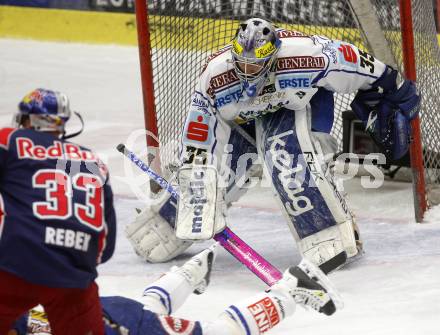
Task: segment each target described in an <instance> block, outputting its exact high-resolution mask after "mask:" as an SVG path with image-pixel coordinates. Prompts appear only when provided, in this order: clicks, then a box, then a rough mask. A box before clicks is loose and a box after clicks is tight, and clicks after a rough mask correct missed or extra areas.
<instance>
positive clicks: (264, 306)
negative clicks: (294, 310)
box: [248, 297, 280, 333]
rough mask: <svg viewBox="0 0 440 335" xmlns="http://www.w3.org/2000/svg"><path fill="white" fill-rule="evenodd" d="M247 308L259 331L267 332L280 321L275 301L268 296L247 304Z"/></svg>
mask: <svg viewBox="0 0 440 335" xmlns="http://www.w3.org/2000/svg"><path fill="white" fill-rule="evenodd" d="M248 310H249V311H250V312H251V314H252V317H253V318H254V320H255V322H256V323H257V326H258V329H259V330H260V333H264V332H267V331H268V330H269V329H271V328H273V327H274V326H275V325H277V324H278V323H279V322H280V315H279V314H278V310H277V308H276V306H275V303H274V302H273V301H272V300H271V299H270V298H268V297H266V298H264V299H262V300H260V301H258V302H256V303H255V304H252V305H250V306H248Z"/></svg>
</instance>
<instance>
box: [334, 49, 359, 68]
mask: <svg viewBox="0 0 440 335" xmlns="http://www.w3.org/2000/svg"><path fill="white" fill-rule="evenodd" d="M338 50H339V51H340V57H339V59H340V61H341V63H343V64H347V63H348V65H350V66H353V65H354V64H357V61H358V57H357V54H356V51H355V50H354V48H353V47H352V46H351V45H349V44H341V45H340V46H339V48H338Z"/></svg>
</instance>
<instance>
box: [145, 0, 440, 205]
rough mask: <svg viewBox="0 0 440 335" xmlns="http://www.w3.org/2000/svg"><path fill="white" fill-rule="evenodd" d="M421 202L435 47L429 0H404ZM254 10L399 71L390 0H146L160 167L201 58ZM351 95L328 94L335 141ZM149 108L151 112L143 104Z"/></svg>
mask: <svg viewBox="0 0 440 335" xmlns="http://www.w3.org/2000/svg"><path fill="white" fill-rule="evenodd" d="M412 7H413V8H412V9H413V27H414V39H415V50H416V60H415V61H416V69H417V83H418V89H419V91H420V92H421V95H422V109H421V130H422V142H423V155H424V157H423V158H424V164H425V176H426V182H427V191H428V192H427V194H428V195H430V196H428V199H427V200H428V201H429V202H430V203H437V202H438V199H436V198H437V197H435V196H433V195H435V193H436V186H437V184H438V183H439V177H440V176H439V173H440V171H439V167H440V155H439V153H440V141H439V135H440V120H439V119H440V110H439V109H440V101H439V99H440V98H439V85H438V83H439V82H440V53H439V47H438V42H437V34H436V27H435V18H434V11H433V5H432V1H431V0H417V1H414V0H413V1H412ZM253 16H259V17H263V18H266V19H269V20H271V21H272V22H274V23H275V24H276V25H277V26H280V27H283V28H287V29H293V30H297V31H300V32H303V33H305V34H308V35H324V36H327V37H329V38H332V39H339V40H344V41H348V42H351V43H353V44H354V45H356V46H358V47H360V48H363V49H364V50H367V51H369V52H370V53H372V54H374V55H376V56H377V57H378V58H379V59H381V60H383V61H384V62H386V63H388V64H392V65H394V66H395V67H397V68H398V69H399V70H400V71H402V70H403V61H402V35H401V30H400V14H399V1H398V0H371V1H369V0H279V1H267V0H205V1H203V0H200V1H186V0H182V1H177V0H175V1H166V0H150V1H148V21H149V33H150V45H151V48H152V49H151V60H152V67H153V84H154V99H155V110H156V118H157V127H158V138H159V141H160V159H161V162H162V163H161V164H162V167H163V170H166V168H167V167H168V166H169V165H170V164H171V165H172V164H173V163H175V162H176V161H177V148H178V142H179V135H180V131H181V129H182V126H183V122H184V120H185V116H186V112H187V110H188V107H189V104H190V98H191V95H192V93H193V90H194V86H195V83H196V80H197V77H198V76H199V74H200V72H201V68H202V65H203V64H204V62H205V60H206V57H207V56H209V55H210V54H211V53H213V52H215V51H216V50H217V49H219V48H221V47H222V46H224V45H225V44H227V43H229V42H230V40H231V39H232V37H233V35H234V33H235V31H236V27H237V23H238V22H239V21H241V20H244V19H247V18H249V17H253ZM352 99H353V95H350V94H336V95H335V106H336V111H335V122H334V126H333V129H332V134H333V135H334V136H335V137H336V138H337V139H338V141H339V143H340V146H341V147H342V129H343V127H342V112H343V111H346V110H350V102H351V100H352ZM150 110H152V109H151V108H150Z"/></svg>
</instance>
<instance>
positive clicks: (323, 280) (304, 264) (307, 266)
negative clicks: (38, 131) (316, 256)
mask: <svg viewBox="0 0 440 335" xmlns="http://www.w3.org/2000/svg"><path fill="white" fill-rule="evenodd" d="M298 267H299V268H300V269H301V270H303V271H304V272H305V273H306V274H307V275H308V276H310V277H316V278H318V282H319V283H320V284H321V285H322V286H323V287H324V288H325V289H326V291H327V294H328V295H329V296H330V298H331V299H332V301H333V303H334V304H335V306H336V309H337V310H339V309H342V308H344V302H343V300H342V297H341V295H340V294H339V292H338V290H337V289H336V287H335V286H334V285H333V283H332V282H331V281H330V279H329V278H328V277H327V276H326V275H325V274H324V272H322V271H321V270H320V269H319V268H318V267H317V266H316V265H314V264H313V263H312V262H310V261H309V260H307V259H306V258H303V260H302V261H301V263H299V265H298Z"/></svg>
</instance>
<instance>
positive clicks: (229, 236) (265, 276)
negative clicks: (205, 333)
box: [117, 143, 282, 286]
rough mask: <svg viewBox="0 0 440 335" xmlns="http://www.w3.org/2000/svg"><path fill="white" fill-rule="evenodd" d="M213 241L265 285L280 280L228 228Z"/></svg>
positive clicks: (129, 155) (124, 151)
mask: <svg viewBox="0 0 440 335" xmlns="http://www.w3.org/2000/svg"><path fill="white" fill-rule="evenodd" d="M117 150H118V151H119V152H120V153H122V154H124V156H125V157H127V158H128V159H129V160H130V161H131V162H132V163H133V164H135V165H136V166H137V167H138V168H139V169H141V170H142V171H144V172H145V173H146V174H148V176H149V177H150V178H151V179H153V180H154V181H155V182H156V183H157V184H158V185H159V186H160V187H162V188H163V189H164V190H166V191H167V192H169V193H170V194H171V196H172V197H173V198H175V199H176V200H177V199H178V198H179V193H177V191H176V190H175V189H174V188H173V186H172V185H170V184H169V183H168V182H167V181H166V180H165V179H164V178H162V177H161V176H159V175H158V174H157V173H156V172H155V171H153V170H152V169H151V168H150V167H149V166H148V165H147V164H145V163H144V162H143V161H142V160H141V159H140V158H139V157H137V156H136V154H135V153H133V152H132V151H130V150H129V149H127V148H126V147H125V145H124V144H122V143H121V144H119V145H118V146H117ZM214 240H216V241H218V242H219V243H220V245H221V246H222V247H223V248H225V249H226V250H227V251H228V252H229V253H230V254H231V255H232V256H234V257H235V258H236V259H237V260H238V261H239V262H240V263H242V264H243V265H244V266H246V267H247V268H248V269H249V270H251V271H252V272H253V273H254V274H255V275H256V276H257V277H258V278H260V279H261V280H262V281H264V282H265V283H266V284H267V285H269V286H272V285H273V284H275V283H276V282H277V281H279V280H280V279H281V277H282V273H281V272H280V271H278V269H277V268H275V267H274V266H273V265H272V264H270V263H269V262H268V261H266V260H265V259H264V258H263V256H261V255H260V254H258V253H257V252H256V251H255V250H254V249H252V248H251V247H250V246H249V245H248V244H247V243H246V242H244V241H243V240H242V239H240V238H239V237H238V236H237V235H236V234H235V233H234V232H233V231H232V230H231V229H229V228H228V227H226V228H225V229H224V230H223V231H221V232H220V233H218V234H216V235H215V236H214Z"/></svg>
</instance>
